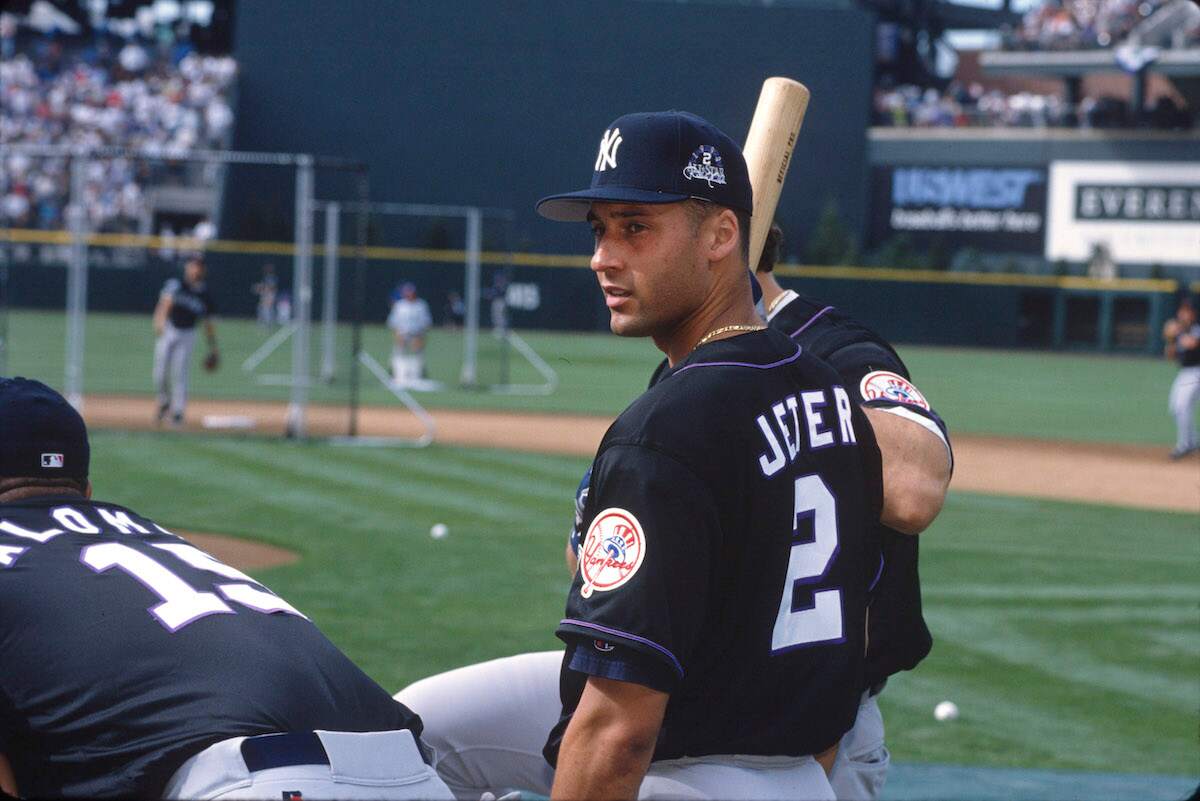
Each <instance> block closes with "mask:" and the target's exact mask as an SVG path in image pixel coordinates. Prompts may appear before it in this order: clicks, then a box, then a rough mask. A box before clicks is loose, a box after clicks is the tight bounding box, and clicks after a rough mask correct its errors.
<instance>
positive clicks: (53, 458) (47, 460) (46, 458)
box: [42, 453, 63, 468]
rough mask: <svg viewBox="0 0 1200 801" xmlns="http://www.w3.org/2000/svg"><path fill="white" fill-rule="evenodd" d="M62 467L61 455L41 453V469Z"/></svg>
mask: <svg viewBox="0 0 1200 801" xmlns="http://www.w3.org/2000/svg"><path fill="white" fill-rule="evenodd" d="M62 466H63V455H62V454H61V453H43V454H42V467H58V468H61V467H62Z"/></svg>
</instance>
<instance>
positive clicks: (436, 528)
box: [429, 523, 450, 540]
mask: <svg viewBox="0 0 1200 801" xmlns="http://www.w3.org/2000/svg"><path fill="white" fill-rule="evenodd" d="M449 533H450V529H449V528H447V526H446V524H445V523H434V524H433V528H431V529H429V536H431V537H433V538H434V539H435V540H440V539H441V538H442V537H444V536H446V535H447V534H449Z"/></svg>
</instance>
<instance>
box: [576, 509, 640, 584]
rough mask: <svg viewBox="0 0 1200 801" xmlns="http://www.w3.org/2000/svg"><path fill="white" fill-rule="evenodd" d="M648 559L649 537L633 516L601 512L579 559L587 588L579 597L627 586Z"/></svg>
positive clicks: (609, 510)
mask: <svg viewBox="0 0 1200 801" xmlns="http://www.w3.org/2000/svg"><path fill="white" fill-rule="evenodd" d="M645 558H646V536H645V533H644V532H643V531H642V524H641V523H639V522H638V519H637V518H636V517H634V516H633V513H632V512H628V511H626V510H624V509H620V508H617V507H611V508H609V509H605V510H604V511H602V512H600V514H598V515H596V517H595V519H593V520H592V525H591V526H590V527H589V528H588V533H587V538H586V539H585V540H584V542H583V551H582V554H581V555H580V559H579V570H580V573H581V575H582V577H583V586H582V587H581V588H580V590H579V594H580V595H582V596H583V597H584V598H589V597H591V595H592V593H593V592H609V591H611V590H615V589H617V588H618V587H621V586H624V585H625V584H626V583H628V582H629V580H630V579H632V578H633V577H634V575H636V574H637V572H638V568H640V567H641V566H642V561H643V560H644V559H645Z"/></svg>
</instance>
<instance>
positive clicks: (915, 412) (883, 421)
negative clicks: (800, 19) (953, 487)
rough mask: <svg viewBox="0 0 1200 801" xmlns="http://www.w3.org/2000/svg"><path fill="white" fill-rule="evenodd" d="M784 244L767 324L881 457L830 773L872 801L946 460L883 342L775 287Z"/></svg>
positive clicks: (848, 799) (946, 445)
mask: <svg viewBox="0 0 1200 801" xmlns="http://www.w3.org/2000/svg"><path fill="white" fill-rule="evenodd" d="M782 238H783V233H782V231H781V230H780V229H779V226H778V225H772V226H771V231H770V234H769V235H768V236H767V243H766V246H765V247H764V249H763V256H762V258H761V259H760V260H759V263H758V267H757V270H756V273H755V276H756V278H757V279H758V282H759V284H760V285H761V286H762V290H763V303H764V305H765V307H766V309H767V319H768V321H769V325H770V326H771V327H772V328H774V329H776V330H778V331H780V332H782V333H785V334H787V335H788V336H789V337H790V338H791V339H792V340H793V341H794V342H796V343H797V344H799V345H800V346H801V347H803V348H804V350H805V351H806V352H808V353H810V354H812V355H814V356H816V357H817V358H819V359H822V360H824V361H826V362H828V363H829V364H830V365H831V366H832V367H833V368H834V369H835V370H837V372H838V375H839V376H840V377H841V380H842V382H843V386H845V387H846V390H847V391H848V392H849V393H850V396H851V399H852V400H853V401H854V402H855V403H856V404H859V405H861V406H862V407H863V409H864V411H865V413H866V415H867V417H868V419H870V421H871V427H872V429H873V430H874V432H875V436H876V439H877V441H878V442H879V447H880V450H881V452H882V453H883V454H884V459H883V484H884V495H885V498H886V499H887V501H886V502H885V504H884V512H883V514H882V515H881V520H882V523H881V524H880V526H879V530H878V532H877V535H878V537H879V538H880V542H881V543H882V546H883V557H884V558H883V563H882V567H881V572H880V574H879V577H878V579H877V581H876V584H875V587H874V590H873V592H872V599H871V610H870V615H869V617H868V637H867V641H868V648H867V664H866V673H865V677H864V683H863V694H862V699H861V704H860V706H859V710H858V716H857V718H856V720H855V724H854V727H853V728H852V729H851V730H850V731H849V732H847V733H846V735H845V737H844V738H843V739H842V742H841V747H840V748H839V750H838V758H837V761H836V762H835V763H834V768H833V772H832V773H831V774H830V783H831V784H832V785H833V788H834V792H836V793H837V796H838V798H839V799H840V800H841V801H852V800H854V799H871V800H873V799H875V798H877V797H878V796H879V793H880V791H881V790H882V789H883V784H884V780H885V778H886V776H887V770H888V766H889V764H890V756H889V754H888V750H887V748H886V746H885V745H884V730H883V717H882V715H881V714H880V711H879V705H878V703H877V702H876V699H875V697H876V696H877V695H878V694H879V693H880V691H882V689H883V686H884V683H885V682H886V681H887V677H888V676H891V675H893V674H895V673H898V672H900V671H902V670H911V669H912V668H914V667H916V665H917V664H918V663H919V662H920V661H921V660H922V659H924V658H925V656H926V655H927V654H928V653H929V650H930V648H931V647H932V645H933V638H932V636H931V635H930V633H929V628H928V627H927V626H926V625H925V620H924V617H923V616H922V613H921V584H920V578H919V574H918V571H917V553H918V539H917V538H916V537H912V536H908V535H910V534H916V533H918V532H920V531H923V530H924V529H925V528H927V527H928V526H929V525H930V524H931V523H932V522H933V520H934V518H935V517H936V516H937V514H938V512H939V511H940V510H941V508H942V503H943V501H944V500H945V497H946V490H947V488H948V486H949V482H950V474H951V469H952V466H953V457H952V454H951V451H950V442H949V439H948V435H947V432H946V426H945V424H944V423H943V422H942V419H941V418H940V417H939V416H938V415H937V413H936V412H934V410H933V409H932V407H931V406H930V404H929V402H928V401H927V400H926V399H925V396H924V395H923V394H922V393H921V392H920V390H918V389H917V388H916V386H914V385H913V384H912V382H911V378H910V375H909V372H908V368H907V367H906V366H905V364H904V362H903V361H902V360H901V359H900V356H899V355H898V354H897V353H896V351H895V350H894V349H893V348H892V346H891V345H889V344H888V343H887V341H886V340H884V339H883V338H882V337H881V336H879V335H878V334H877V333H875V332H874V331H872V330H871V329H869V328H867V327H866V326H864V325H862V324H861V323H859V322H858V321H857V320H855V319H853V318H852V317H850V316H849V315H847V314H845V313H843V312H841V311H839V310H838V309H836V308H835V307H833V306H830V305H829V304H826V303H823V302H821V301H819V300H816V299H815V298H811V297H808V296H805V295H801V294H799V293H797V292H794V291H792V290H785V289H783V288H782V287H781V286H780V285H779V283H778V281H776V279H775V274H774V267H775V263H776V261H777V260H778V258H779V253H780V248H781V245H782ZM902 532H903V533H902Z"/></svg>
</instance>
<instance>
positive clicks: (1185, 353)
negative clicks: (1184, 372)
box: [1175, 323, 1200, 367]
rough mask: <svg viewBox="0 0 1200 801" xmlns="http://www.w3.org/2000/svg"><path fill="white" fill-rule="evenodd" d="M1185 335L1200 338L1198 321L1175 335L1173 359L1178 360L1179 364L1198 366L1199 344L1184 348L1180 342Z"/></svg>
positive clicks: (1181, 365)
mask: <svg viewBox="0 0 1200 801" xmlns="http://www.w3.org/2000/svg"><path fill="white" fill-rule="evenodd" d="M1185 336H1188V337H1196V338H1198V339H1200V323H1193V324H1192V325H1190V326H1188V327H1187V328H1186V329H1185V330H1183V331H1180V332H1179V333H1178V334H1176V336H1175V359H1176V360H1177V361H1178V362H1179V366H1180V367H1197V366H1200V344H1198V345H1196V346H1195V347H1192V348H1185V347H1184V346H1183V342H1182V339H1183V338H1184V337H1185Z"/></svg>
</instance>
